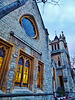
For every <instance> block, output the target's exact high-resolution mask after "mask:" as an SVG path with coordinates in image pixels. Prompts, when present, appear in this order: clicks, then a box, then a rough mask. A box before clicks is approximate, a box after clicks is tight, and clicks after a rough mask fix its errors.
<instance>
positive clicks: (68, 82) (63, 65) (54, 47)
mask: <svg viewBox="0 0 75 100" xmlns="http://www.w3.org/2000/svg"><path fill="white" fill-rule="evenodd" d="M50 52H51V59H52V60H51V63H52V67H53V89H54V90H53V91H54V92H55V91H56V90H57V89H58V88H59V87H61V88H62V89H63V90H65V92H72V91H73V85H72V84H73V81H72V77H71V73H70V67H71V64H70V57H69V52H68V47H67V42H66V37H65V36H64V34H63V31H62V34H60V36H59V37H58V36H57V35H56V36H55V38H54V40H53V41H51V42H50Z"/></svg>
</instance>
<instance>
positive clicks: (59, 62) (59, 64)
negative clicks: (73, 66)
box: [58, 57, 61, 66]
mask: <svg viewBox="0 0 75 100" xmlns="http://www.w3.org/2000/svg"><path fill="white" fill-rule="evenodd" d="M58 66H61V61H60V58H59V57H58Z"/></svg>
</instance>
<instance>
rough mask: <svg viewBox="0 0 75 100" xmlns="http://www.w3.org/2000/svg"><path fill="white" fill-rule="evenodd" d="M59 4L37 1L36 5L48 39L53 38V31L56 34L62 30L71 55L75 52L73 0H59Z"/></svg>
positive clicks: (74, 8)
mask: <svg viewBox="0 0 75 100" xmlns="http://www.w3.org/2000/svg"><path fill="white" fill-rule="evenodd" d="M48 1H49V0H48ZM59 4H60V5H59V6H58V5H57V6H54V5H51V4H49V3H45V5H44V4H43V3H38V6H39V9H40V12H41V15H42V18H43V21H44V24H45V27H46V28H47V29H48V32H49V37H50V40H53V39H54V36H55V31H56V33H57V35H58V36H59V34H61V31H63V32H64V35H65V36H66V41H67V43H68V49H69V53H70V56H71V55H73V54H75V0H60V2H59ZM43 6H44V7H43ZM43 8H44V9H43Z"/></svg>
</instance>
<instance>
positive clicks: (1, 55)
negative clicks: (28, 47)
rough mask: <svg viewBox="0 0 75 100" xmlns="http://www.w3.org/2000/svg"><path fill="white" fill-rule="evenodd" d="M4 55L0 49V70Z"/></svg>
mask: <svg viewBox="0 0 75 100" xmlns="http://www.w3.org/2000/svg"><path fill="white" fill-rule="evenodd" d="M4 53H5V51H4V50H3V48H0V70H1V67H2V63H3V58H4Z"/></svg>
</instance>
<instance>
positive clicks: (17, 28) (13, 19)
mask: <svg viewBox="0 0 75 100" xmlns="http://www.w3.org/2000/svg"><path fill="white" fill-rule="evenodd" d="M14 1H16V0H14ZM14 1H13V2H14ZM10 3H12V0H4V1H3V0H2V1H0V8H2V7H3V6H6V5H8V4H10ZM24 14H31V15H33V16H34V19H35V21H36V23H37V26H38V32H39V33H38V34H39V39H33V38H31V37H29V36H28V35H27V34H26V33H25V30H24V29H23V27H21V25H20V23H19V20H20V18H21V17H22V16H23V15H24ZM11 31H12V32H13V33H14V36H12V35H10V33H11ZM0 38H3V39H4V41H9V42H10V43H12V44H14V49H13V52H12V55H11V58H12V60H11V62H10V64H9V71H8V72H7V76H8V77H9V78H8V81H7V91H6V92H7V93H10V92H11V93H12V92H14V90H15V89H16V88H15V87H14V81H13V79H14V77H15V68H16V65H17V64H16V60H17V57H18V51H19V48H21V49H23V50H24V51H25V52H26V53H27V54H29V55H32V56H34V57H35V70H34V82H33V83H34V84H33V90H32V91H28V92H33V93H37V92H38V90H37V67H38V65H37V61H38V59H40V60H41V61H42V62H43V63H44V74H43V75H44V91H41V92H47V93H49V92H52V76H51V70H50V67H51V66H50V55H49V46H48V35H47V33H46V30H45V28H44V25H43V22H42V19H41V15H40V13H39V10H38V8H37V5H36V2H35V1H32V0H28V1H27V2H26V4H25V5H23V6H22V7H20V8H18V9H16V10H14V11H13V12H11V13H9V14H8V15H6V16H5V17H3V18H1V20H0ZM41 54H42V55H41ZM24 91H25V90H24ZM24 91H22V92H24ZM18 92H19V93H21V91H19V90H18ZM25 92H26V91H25ZM21 98H22V97H21ZM28 98H29V97H28ZM33 98H34V100H41V99H43V98H44V99H43V100H52V98H50V96H46V97H41V96H40V97H36V99H35V97H33ZM45 98H46V99H45ZM13 100H15V99H14V98H13ZM26 100H32V99H30V98H29V99H26Z"/></svg>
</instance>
